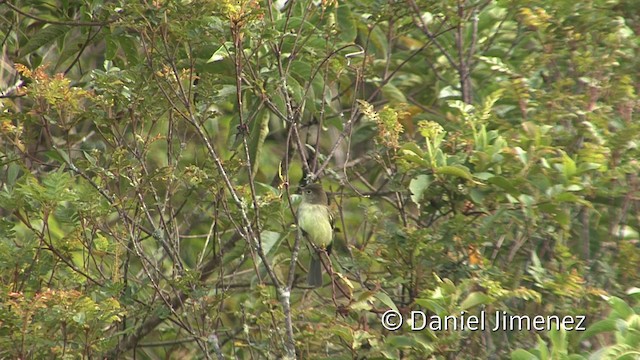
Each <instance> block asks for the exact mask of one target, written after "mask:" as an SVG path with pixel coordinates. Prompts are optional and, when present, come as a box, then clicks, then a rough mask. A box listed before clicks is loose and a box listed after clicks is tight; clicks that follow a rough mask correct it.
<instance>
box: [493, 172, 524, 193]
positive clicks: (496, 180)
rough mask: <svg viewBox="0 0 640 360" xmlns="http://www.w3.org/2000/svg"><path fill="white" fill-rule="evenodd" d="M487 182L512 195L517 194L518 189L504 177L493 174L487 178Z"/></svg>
mask: <svg viewBox="0 0 640 360" xmlns="http://www.w3.org/2000/svg"><path fill="white" fill-rule="evenodd" d="M487 182H488V183H489V184H492V185H496V186H498V187H500V188H501V189H502V190H505V191H506V192H508V193H509V194H511V195H513V196H518V189H516V187H515V186H513V184H512V183H511V182H510V181H509V180H508V179H507V178H505V177H502V176H494V177H492V178H490V179H489V180H487Z"/></svg>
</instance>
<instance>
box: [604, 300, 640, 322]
mask: <svg viewBox="0 0 640 360" xmlns="http://www.w3.org/2000/svg"><path fill="white" fill-rule="evenodd" d="M609 305H611V307H612V308H613V310H614V311H615V312H616V315H618V316H619V318H620V319H624V320H626V319H628V318H629V317H630V316H631V315H634V314H635V312H634V311H633V309H632V308H631V306H629V305H628V304H627V303H626V302H625V301H624V300H622V299H620V298H619V297H615V296H612V297H611V298H609Z"/></svg>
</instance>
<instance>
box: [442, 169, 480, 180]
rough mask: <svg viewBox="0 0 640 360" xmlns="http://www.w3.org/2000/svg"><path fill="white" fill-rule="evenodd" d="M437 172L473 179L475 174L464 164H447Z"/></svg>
mask: <svg viewBox="0 0 640 360" xmlns="http://www.w3.org/2000/svg"><path fill="white" fill-rule="evenodd" d="M436 173H437V174H441V175H451V176H456V177H459V178H462V179H466V180H471V181H473V176H472V175H471V173H470V172H469V169H467V168H466V167H464V166H462V165H445V166H441V167H439V168H437V169H436Z"/></svg>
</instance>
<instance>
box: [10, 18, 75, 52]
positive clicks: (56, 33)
mask: <svg viewBox="0 0 640 360" xmlns="http://www.w3.org/2000/svg"><path fill="white" fill-rule="evenodd" d="M70 28H71V27H70V26H67V25H49V26H46V27H45V28H44V29H42V30H40V31H38V32H36V34H35V35H34V36H33V37H31V38H30V39H29V41H27V43H26V44H25V45H24V46H23V47H22V48H21V49H20V55H19V57H24V56H26V55H28V54H30V53H32V52H34V51H36V50H38V49H39V48H41V47H42V46H45V45H50V44H52V43H53V42H54V41H55V40H56V39H58V38H59V37H62V36H64V35H65V34H66V33H67V32H68V31H69V29H70Z"/></svg>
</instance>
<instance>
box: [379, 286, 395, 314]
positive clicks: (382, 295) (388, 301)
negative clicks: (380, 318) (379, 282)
mask: <svg viewBox="0 0 640 360" xmlns="http://www.w3.org/2000/svg"><path fill="white" fill-rule="evenodd" d="M374 297H375V298H376V299H378V300H380V301H381V302H382V303H383V304H385V305H387V306H388V307H389V308H390V309H391V310H395V311H398V307H397V306H396V304H395V303H394V302H393V300H391V298H390V297H389V295H387V294H386V293H384V292H382V291H378V292H376V293H375V295H374Z"/></svg>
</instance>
